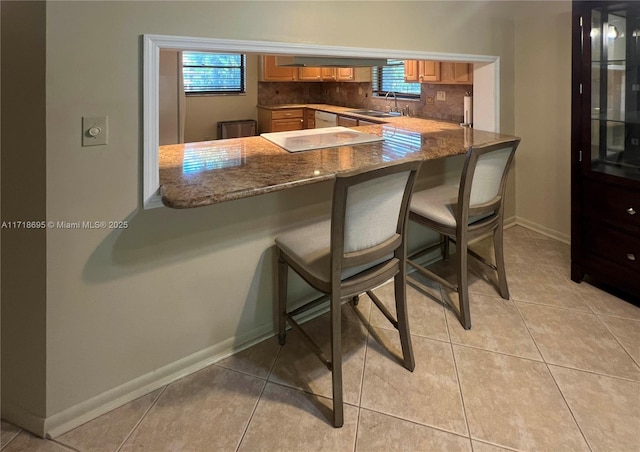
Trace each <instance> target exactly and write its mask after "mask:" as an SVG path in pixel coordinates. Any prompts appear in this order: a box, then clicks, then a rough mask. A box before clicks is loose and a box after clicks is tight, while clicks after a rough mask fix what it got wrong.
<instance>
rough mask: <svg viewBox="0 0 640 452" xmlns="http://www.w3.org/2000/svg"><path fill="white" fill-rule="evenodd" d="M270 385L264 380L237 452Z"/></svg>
mask: <svg viewBox="0 0 640 452" xmlns="http://www.w3.org/2000/svg"><path fill="white" fill-rule="evenodd" d="M278 352H279V351H278ZM274 362H275V361H274ZM268 383H269V381H268V380H264V385H263V386H262V390H261V391H260V395H259V396H258V398H257V399H256V402H255V404H254V405H253V409H252V410H251V415H250V416H249V419H248V420H247V423H246V425H245V426H244V429H243V430H242V435H240V439H239V440H238V445H237V446H236V448H235V450H236V452H237V451H238V450H240V446H241V445H242V441H244V437H245V436H246V434H247V431H248V430H249V426H250V425H251V421H252V420H253V416H254V415H255V414H256V410H257V409H258V404H259V403H260V399H262V395H263V394H264V391H265V389H267V384H268Z"/></svg>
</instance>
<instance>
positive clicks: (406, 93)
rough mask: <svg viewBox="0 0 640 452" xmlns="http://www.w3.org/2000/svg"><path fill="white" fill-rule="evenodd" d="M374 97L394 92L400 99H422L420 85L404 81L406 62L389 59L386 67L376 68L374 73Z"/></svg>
mask: <svg viewBox="0 0 640 452" xmlns="http://www.w3.org/2000/svg"><path fill="white" fill-rule="evenodd" d="M371 81H372V87H373V95H374V96H386V94H387V93H388V92H391V91H393V92H394V93H396V95H397V96H398V97H404V98H410V99H418V98H420V83H407V82H405V81H404V60H393V59H388V60H387V65H386V66H376V67H374V68H373V71H372V80H371Z"/></svg>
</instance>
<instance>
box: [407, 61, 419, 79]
mask: <svg viewBox="0 0 640 452" xmlns="http://www.w3.org/2000/svg"><path fill="white" fill-rule="evenodd" d="M418 77H419V75H418V60H405V62H404V81H405V82H418V81H419V80H418Z"/></svg>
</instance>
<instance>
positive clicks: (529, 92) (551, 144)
mask: <svg viewBox="0 0 640 452" xmlns="http://www.w3.org/2000/svg"><path fill="white" fill-rule="evenodd" d="M515 29H516V34H515V43H516V49H517V52H516V57H515V67H516V74H515V76H516V77H515V80H516V84H515V90H516V91H515V113H516V114H515V118H516V134H517V135H518V136H520V137H521V138H522V142H521V146H520V148H519V150H518V153H517V165H516V185H517V188H516V199H517V206H516V215H517V219H518V221H519V222H520V223H522V224H524V225H526V226H529V227H531V228H534V229H537V230H538V231H540V232H543V233H546V234H549V235H552V236H554V237H556V238H558V239H560V240H564V241H566V242H569V239H570V229H571V167H570V163H571V162H570V160H571V153H570V148H571V3H570V2H545V4H544V7H540V5H538V4H529V3H524V4H522V5H520V6H519V8H518V10H517V15H516V27H515ZM566 271H567V275H568V272H569V269H568V268H567V269H566Z"/></svg>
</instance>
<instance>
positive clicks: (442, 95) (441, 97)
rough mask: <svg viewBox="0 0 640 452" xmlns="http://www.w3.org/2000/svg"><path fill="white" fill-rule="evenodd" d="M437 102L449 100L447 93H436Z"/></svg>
mask: <svg viewBox="0 0 640 452" xmlns="http://www.w3.org/2000/svg"><path fill="white" fill-rule="evenodd" d="M436 100H447V92H446V91H436Z"/></svg>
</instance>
